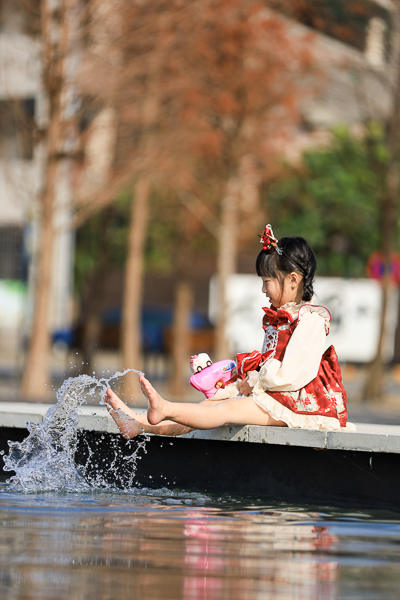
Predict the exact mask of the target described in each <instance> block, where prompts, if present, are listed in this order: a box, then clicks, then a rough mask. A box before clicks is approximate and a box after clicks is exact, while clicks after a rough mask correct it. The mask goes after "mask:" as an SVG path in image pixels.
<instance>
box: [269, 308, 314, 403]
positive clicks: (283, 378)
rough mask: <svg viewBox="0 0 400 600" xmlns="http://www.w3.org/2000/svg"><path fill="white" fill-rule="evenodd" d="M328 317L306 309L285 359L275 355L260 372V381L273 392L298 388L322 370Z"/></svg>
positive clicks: (291, 339) (288, 346) (291, 390)
mask: <svg viewBox="0 0 400 600" xmlns="http://www.w3.org/2000/svg"><path fill="white" fill-rule="evenodd" d="M325 344H326V332H325V320H324V318H323V317H322V316H321V315H319V314H318V313H317V312H306V313H305V314H304V315H303V316H302V318H301V319H300V321H299V324H298V325H297V327H296V329H295V330H294V332H293V335H292V337H291V338H290V340H289V343H288V345H287V348H286V352H285V355H284V357H283V360H282V362H281V361H279V360H276V359H275V358H272V359H270V360H268V361H267V362H266V363H265V364H264V365H263V366H262V367H261V370H260V373H259V381H258V384H259V385H260V386H261V387H262V388H264V389H265V390H269V391H271V392H294V391H296V390H299V389H300V388H302V387H304V386H305V385H307V384H308V383H310V381H312V380H313V379H314V378H315V377H316V376H317V374H318V369H319V366H320V364H321V358H322V354H323V353H324V350H325Z"/></svg>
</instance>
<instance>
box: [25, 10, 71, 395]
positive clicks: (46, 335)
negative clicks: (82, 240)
mask: <svg viewBox="0 0 400 600" xmlns="http://www.w3.org/2000/svg"><path fill="white" fill-rule="evenodd" d="M41 12H42V43H43V64H44V66H43V82H44V88H45V90H46V92H47V94H48V97H49V105H50V109H49V125H48V133H47V159H46V167H45V173H44V182H43V186H44V192H43V195H42V197H41V200H40V208H41V229H40V236H39V248H38V262H37V265H36V287H35V304H34V317H33V325H32V332H31V338H30V343H29V349H28V354H27V358H26V363H25V369H24V373H23V377H22V381H21V387H20V393H21V395H22V396H24V397H26V398H32V399H40V398H43V397H44V396H46V395H47V393H48V388H46V387H45V385H46V384H47V383H48V381H49V373H48V360H49V350H50V330H49V328H50V323H49V312H50V295H51V280H52V259H53V242H54V223H53V219H54V204H55V194H56V179H57V170H58V165H59V159H58V157H57V155H58V152H59V151H60V150H61V149H62V141H63V133H62V106H61V102H62V92H63V87H64V61H65V55H66V48H67V44H68V37H69V29H68V20H67V19H66V18H65V17H66V5H65V3H62V6H60V7H59V17H60V23H61V26H60V30H59V32H58V33H59V38H58V43H56V44H55V43H54V27H53V16H54V11H53V8H50V7H49V6H48V4H47V2H46V1H45V0H43V1H42V6H41Z"/></svg>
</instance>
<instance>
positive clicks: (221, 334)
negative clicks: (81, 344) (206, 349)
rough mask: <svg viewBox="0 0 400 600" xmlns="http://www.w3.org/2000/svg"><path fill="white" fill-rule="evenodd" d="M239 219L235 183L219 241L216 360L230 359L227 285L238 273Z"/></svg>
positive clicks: (230, 186) (225, 201)
mask: <svg viewBox="0 0 400 600" xmlns="http://www.w3.org/2000/svg"><path fill="white" fill-rule="evenodd" d="M237 219H238V197H237V193H236V190H235V185H234V183H233V182H230V183H228V186H227V191H226V194H225V196H224V198H223V200H222V204H221V225H220V233H219V240H218V256H217V278H218V302H219V311H218V321H217V327H216V347H215V354H216V360H223V359H225V358H229V354H230V352H231V349H230V348H229V341H228V336H227V317H228V302H227V300H228V299H227V284H228V280H229V277H230V276H231V275H233V274H234V273H235V272H236V262H237V244H236V236H237Z"/></svg>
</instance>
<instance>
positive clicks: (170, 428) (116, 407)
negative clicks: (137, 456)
mask: <svg viewBox="0 0 400 600" xmlns="http://www.w3.org/2000/svg"><path fill="white" fill-rule="evenodd" d="M105 403H106V406H107V410H108V413H109V414H110V415H111V417H112V418H113V419H114V421H115V423H116V424H117V426H118V429H119V430H120V432H121V434H122V436H123V437H124V438H125V439H127V440H129V439H131V438H133V437H135V435H138V434H140V433H142V432H143V431H144V432H145V433H158V434H159V435H172V436H175V435H183V434H184V433H188V432H189V431H191V428H190V427H186V426H185V425H180V424H179V423H174V422H173V421H170V422H168V421H163V423H162V424H161V425H151V424H150V423H149V422H148V420H147V417H146V414H145V413H138V412H135V411H134V410H132V409H131V408H129V406H127V405H126V404H125V403H124V402H122V400H121V399H120V398H119V397H118V396H117V394H115V393H114V392H113V391H112V389H110V388H109V389H108V390H107V392H106V397H105Z"/></svg>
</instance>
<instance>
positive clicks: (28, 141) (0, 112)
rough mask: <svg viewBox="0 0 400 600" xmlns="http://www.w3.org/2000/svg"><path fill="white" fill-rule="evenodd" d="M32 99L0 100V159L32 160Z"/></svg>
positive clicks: (33, 124) (33, 108)
mask: <svg viewBox="0 0 400 600" xmlns="http://www.w3.org/2000/svg"><path fill="white" fill-rule="evenodd" d="M34 113H35V100H34V99H33V98H25V99H22V100H21V99H13V100H0V159H15V158H21V159H27V160H30V159H32V158H33V146H34V133H35V120H34Z"/></svg>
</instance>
